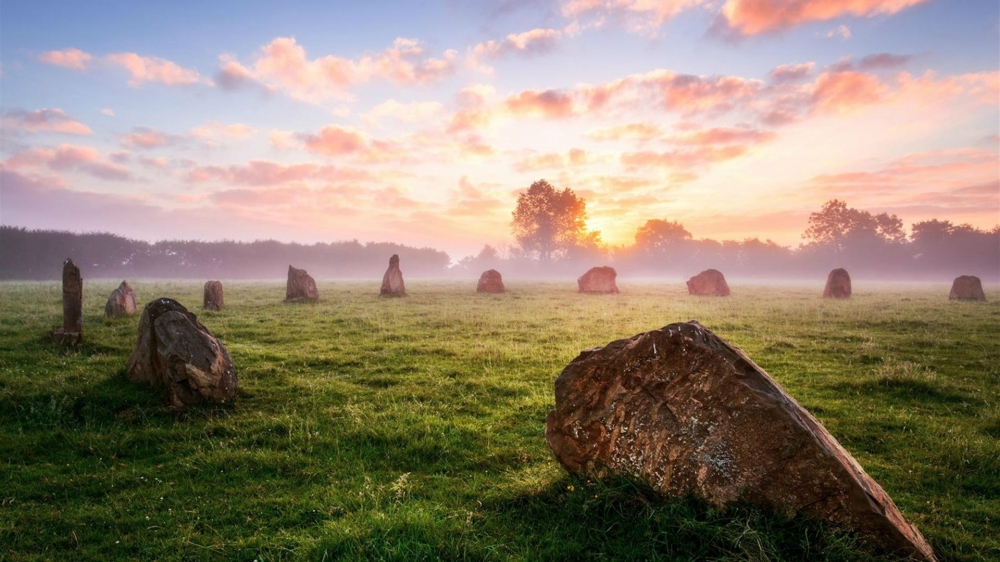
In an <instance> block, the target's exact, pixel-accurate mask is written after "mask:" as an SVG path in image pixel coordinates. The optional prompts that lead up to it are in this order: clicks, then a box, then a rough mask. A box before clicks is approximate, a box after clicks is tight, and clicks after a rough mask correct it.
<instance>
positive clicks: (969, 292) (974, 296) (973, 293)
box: [948, 275, 986, 301]
mask: <svg viewBox="0 0 1000 562" xmlns="http://www.w3.org/2000/svg"><path fill="white" fill-rule="evenodd" d="M948 298H949V299H952V300H962V301H984V300H986V293H984V292H983V282H982V281H980V280H979V278H978V277H976V276H975V275H961V276H959V277H956V278H955V281H954V282H953V283H952V284H951V293H950V294H949V295H948Z"/></svg>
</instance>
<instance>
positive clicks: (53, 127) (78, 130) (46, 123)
mask: <svg viewBox="0 0 1000 562" xmlns="http://www.w3.org/2000/svg"><path fill="white" fill-rule="evenodd" d="M3 127H4V128H5V129H8V128H9V129H14V130H20V131H26V132H29V133H42V132H52V133H65V134H68V135H89V134H90V133H91V130H90V127H88V126H86V125H84V124H83V123H80V122H79V121H76V120H75V119H73V118H72V117H70V116H69V115H66V112H64V111H63V110H61V109H59V108H46V109H39V110H36V111H25V110H23V109H14V110H11V111H5V112H4V113H3Z"/></svg>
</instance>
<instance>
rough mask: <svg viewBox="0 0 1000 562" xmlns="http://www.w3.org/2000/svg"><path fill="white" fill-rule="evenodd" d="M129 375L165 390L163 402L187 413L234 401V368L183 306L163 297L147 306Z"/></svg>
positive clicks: (223, 349)
mask: <svg viewBox="0 0 1000 562" xmlns="http://www.w3.org/2000/svg"><path fill="white" fill-rule="evenodd" d="M125 376H126V377H127V378H128V380H130V381H132V382H141V383H146V384H149V385H151V386H153V387H156V388H160V387H162V388H163V389H164V390H163V402H164V403H165V404H167V405H168V406H170V407H171V408H176V409H184V408H187V407H188V406H194V405H197V404H203V403H206V402H208V403H218V404H225V403H227V402H232V401H233V400H234V399H235V398H236V385H237V379H236V368H235V367H234V366H233V360H232V359H231V358H230V357H229V352H228V351H226V347H225V346H224V345H222V342H220V341H219V340H218V339H216V338H215V336H213V335H212V332H210V331H209V330H208V328H206V327H205V326H203V325H202V324H201V322H199V321H198V318H197V317H196V316H195V315H194V314H192V313H190V312H188V310H187V309H186V308H184V306H183V305H181V304H180V303H179V302H177V301H175V300H173V299H168V298H160V299H154V300H153V302H151V303H149V304H147V305H146V308H145V309H143V311H142V318H141V319H140V320H139V339H138V340H137V341H136V344H135V349H134V350H133V351H132V355H131V356H130V357H129V359H128V363H127V365H126V367H125Z"/></svg>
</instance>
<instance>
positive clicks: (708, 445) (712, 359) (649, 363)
mask: <svg viewBox="0 0 1000 562" xmlns="http://www.w3.org/2000/svg"><path fill="white" fill-rule="evenodd" d="M555 394H556V398H555V409H554V410H552V411H550V412H549V414H548V418H547V420H546V428H545V438H546V441H547V442H548V445H549V447H550V448H551V449H552V450H553V452H555V455H556V458H557V459H558V460H559V462H560V463H561V464H562V465H563V467H565V468H566V469H567V470H568V471H569V472H571V473H573V474H576V475H579V476H582V477H595V478H601V477H604V476H608V475H619V476H624V477H627V478H631V479H634V480H637V481H639V482H641V483H642V484H645V485H646V486H649V487H651V488H652V489H654V490H656V491H658V492H660V493H663V494H670V495H676V496H688V495H693V496H696V497H700V498H702V499H704V500H706V501H707V502H708V503H710V504H712V505H714V506H725V505H728V504H732V503H734V502H749V503H752V504H756V505H762V506H770V507H772V508H773V509H776V510H777V511H778V512H780V513H785V514H787V515H792V514H794V513H797V512H803V513H805V514H806V515H809V516H811V517H814V518H818V519H822V520H826V521H829V522H832V523H834V524H836V525H839V526H842V527H847V528H850V529H854V530H856V531H857V532H858V533H859V535H860V536H862V537H865V538H866V540H869V541H871V542H872V543H876V544H879V545H881V546H883V547H886V548H890V549H893V550H896V551H898V552H900V553H901V554H903V555H911V556H914V557H916V558H918V559H925V560H934V554H933V551H932V550H931V548H930V546H929V545H928V544H927V542H926V541H925V540H924V538H923V536H921V534H920V532H919V531H918V530H917V529H916V528H915V527H913V526H912V525H911V524H910V523H909V522H907V521H906V520H905V519H904V518H903V516H902V514H901V513H900V512H899V510H898V509H897V508H896V505H895V504H894V503H893V502H892V500H891V499H890V498H889V496H888V495H886V493H885V492H884V491H883V490H882V488H881V487H880V486H879V485H878V483H876V482H875V481H874V480H872V478H871V477H869V476H868V475H867V474H866V473H865V471H864V470H863V469H862V468H861V466H860V465H859V464H858V463H857V461H855V460H854V458H853V457H851V455H850V454H849V453H848V452H847V451H845V450H844V449H843V447H841V446H840V444H839V443H838V442H837V440H836V439H834V438H833V436H831V435H830V434H829V433H828V432H827V431H826V429H825V428H824V427H823V426H822V425H821V424H820V423H819V422H818V421H817V420H816V419H815V418H813V416H812V415H810V414H809V412H807V411H806V410H805V409H803V408H802V407H801V406H800V405H799V404H798V403H797V402H796V401H795V400H794V399H793V398H792V397H790V396H789V395H788V394H786V393H785V392H784V390H783V389H782V388H781V387H780V386H779V385H778V383H776V382H775V381H774V380H773V379H772V378H771V377H770V376H769V375H768V374H767V373H766V372H764V370H763V369H761V368H760V367H758V366H757V365H756V364H754V362H753V361H751V360H750V358H749V357H747V356H746V355H745V354H744V353H743V352H742V351H741V350H739V349H737V348H735V347H732V346H730V345H729V344H727V343H726V342H725V341H723V340H722V339H720V338H719V337H718V336H716V335H715V334H713V333H712V332H711V331H709V330H707V329H705V328H704V327H703V326H702V325H701V324H698V323H697V322H693V321H692V322H688V323H677V324H671V325H669V326H665V327H663V328H661V329H659V330H654V331H651V332H646V333H643V334H639V335H636V336H633V337H631V338H628V339H623V340H618V341H614V342H611V343H609V344H608V345H606V346H604V347H603V348H594V349H590V350H587V351H584V352H583V353H581V354H580V355H579V356H578V357H577V358H576V359H574V360H573V361H572V362H571V363H570V364H569V365H568V366H567V367H566V368H565V369H564V370H563V372H562V374H560V375H559V378H558V379H557V380H556V383H555Z"/></svg>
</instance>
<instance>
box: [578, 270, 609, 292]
mask: <svg viewBox="0 0 1000 562" xmlns="http://www.w3.org/2000/svg"><path fill="white" fill-rule="evenodd" d="M617 278H618V272H617V271H615V268H613V267H608V266H604V267H592V268H590V269H589V270H587V273H584V274H583V275H581V276H580V278H579V279H577V280H576V284H577V286H578V287H579V288H580V290H579V292H581V293H617V292H618V285H617V284H615V279H617Z"/></svg>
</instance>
